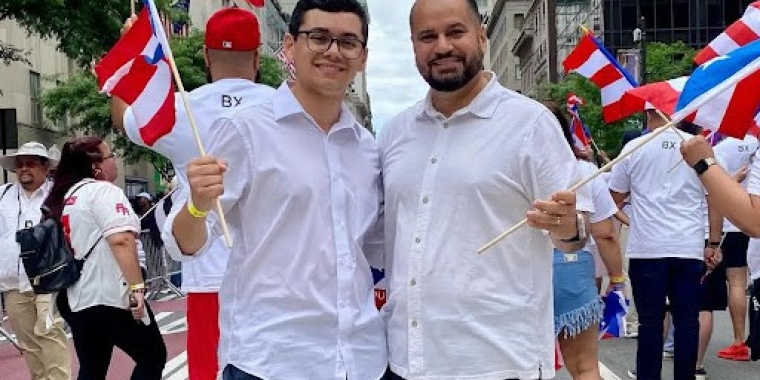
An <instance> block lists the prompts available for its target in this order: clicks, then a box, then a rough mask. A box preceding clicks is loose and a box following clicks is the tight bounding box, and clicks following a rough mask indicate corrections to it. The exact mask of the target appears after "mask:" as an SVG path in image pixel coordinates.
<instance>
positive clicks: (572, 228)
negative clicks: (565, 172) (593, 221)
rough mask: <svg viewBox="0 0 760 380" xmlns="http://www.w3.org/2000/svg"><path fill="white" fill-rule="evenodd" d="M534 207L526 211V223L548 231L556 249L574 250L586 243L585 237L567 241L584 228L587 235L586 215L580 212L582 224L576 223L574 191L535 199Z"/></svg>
mask: <svg viewBox="0 0 760 380" xmlns="http://www.w3.org/2000/svg"><path fill="white" fill-rule="evenodd" d="M533 206H534V209H533V210H531V211H528V213H527V218H528V225H529V226H531V227H533V228H538V229H541V230H544V231H547V232H549V237H550V238H551V240H552V243H553V244H554V246H555V247H557V249H559V250H560V251H563V252H575V251H577V250H579V249H581V248H583V246H584V245H586V241H587V238H583V239H580V240H578V241H573V242H568V241H566V240H570V239H573V238H574V237H576V236H577V235H578V233H579V232H580V231H579V229H580V228H585V230H584V231H585V232H586V233H585V235H587V236H588V228H587V227H584V226H588V216H587V215H585V213H582V214H581V215H582V217H583V218H584V223H583V224H584V226H579V225H578V219H577V216H576V215H577V212H576V208H575V193H573V192H570V191H560V192H557V193H555V194H553V195H552V197H551V200H549V201H536V202H534V203H533Z"/></svg>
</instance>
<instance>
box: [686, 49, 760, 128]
mask: <svg viewBox="0 0 760 380" xmlns="http://www.w3.org/2000/svg"><path fill="white" fill-rule="evenodd" d="M758 88H760V40H758V41H755V42H752V43H750V44H747V45H745V46H743V47H741V48H739V49H735V50H734V51H732V52H730V53H728V54H725V55H721V56H719V57H716V58H713V59H712V60H710V61H708V62H707V63H705V64H703V65H702V66H700V67H699V68H697V69H696V70H694V72H693V73H692V75H691V76H690V77H689V80H688V81H687V82H686V84H685V85H684V88H683V92H682V93H681V96H680V98H679V100H678V105H677V107H676V112H675V113H674V114H673V115H672V118H673V120H675V121H681V120H686V121H690V122H692V123H694V124H697V125H699V126H701V127H703V128H706V129H709V130H711V131H715V132H720V133H722V134H724V135H727V136H731V137H735V138H738V139H743V138H744V136H745V135H746V134H747V131H748V130H749V129H750V127H752V126H753V125H754V124H755V118H756V116H757V113H758V108H760V91H757V89H758Z"/></svg>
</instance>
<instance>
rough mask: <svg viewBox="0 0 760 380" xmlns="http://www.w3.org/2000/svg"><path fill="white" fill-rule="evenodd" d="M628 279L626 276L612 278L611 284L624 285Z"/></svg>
mask: <svg viewBox="0 0 760 380" xmlns="http://www.w3.org/2000/svg"><path fill="white" fill-rule="evenodd" d="M627 279H628V278H627V277H626V276H625V275H624V274H621V275H620V276H610V282H611V283H613V284H622V283H624V282H625V280H627Z"/></svg>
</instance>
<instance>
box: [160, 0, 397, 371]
mask: <svg viewBox="0 0 760 380" xmlns="http://www.w3.org/2000/svg"><path fill="white" fill-rule="evenodd" d="M367 33H368V20H367V14H366V11H365V10H364V8H363V7H362V6H361V5H360V4H359V3H358V2H357V1H355V0H301V1H299V2H298V4H297V5H296V7H295V10H294V11H293V15H292V18H291V22H290V33H289V34H287V35H286V36H285V41H284V46H285V52H286V55H287V56H288V58H289V59H290V60H291V61H292V62H293V63H294V65H295V69H296V76H295V80H294V82H293V83H292V85H291V84H287V83H285V84H283V85H282V86H280V88H279V89H278V90H277V92H276V93H275V94H274V95H273V96H272V97H271V98H270V99H268V100H267V101H265V102H262V103H261V104H257V105H254V106H250V107H246V108H244V109H242V110H240V111H238V112H237V113H235V114H232V115H230V116H229V117H227V118H223V119H221V120H219V121H218V122H217V123H216V125H215V127H217V128H223V129H224V130H225V131H229V132H227V133H224V134H217V135H214V136H213V137H212V138H211V140H210V141H209V143H210V144H209V154H210V156H207V157H203V158H198V159H195V160H193V161H191V163H190V164H189V165H188V168H187V177H188V179H189V183H190V194H189V195H190V196H189V198H188V199H187V200H180V201H178V202H177V203H176V207H175V209H174V210H173V211H172V213H171V214H170V216H169V218H168V220H167V222H166V224H167V227H166V228H165V229H164V241H165V242H166V246H167V249H169V250H174V251H177V252H182V253H184V254H186V255H194V254H196V253H199V254H203V250H204V247H205V246H207V245H208V244H209V243H210V242H212V241H213V239H214V238H215V237H217V236H219V235H220V234H219V228H216V227H219V225H218V223H216V220H217V219H218V216H217V215H216V213H215V212H214V213H210V214H209V211H212V209H214V206H215V204H216V201H217V199H218V200H220V201H221V204H222V208H223V209H224V212H225V215H226V218H227V221H228V224H229V229H230V232H231V235H232V240H233V244H232V249H231V253H230V264H229V265H228V267H227V272H226V274H225V280H224V282H223V283H222V287H221V289H220V306H221V307H220V310H221V315H220V317H219V321H220V332H221V341H220V344H219V355H220V366H221V368H223V378H224V379H226V380H248V379H259V378H266V379H293V380H298V379H350V380H377V379H379V378H381V377H382V376H383V375H384V372H385V369H386V366H387V364H388V357H387V346H386V341H385V332H384V326H383V322H382V320H381V318H380V315H379V312H378V311H377V309H376V308H375V304H374V294H373V289H372V288H373V281H372V274H371V272H370V266H369V261H370V260H371V259H375V258H377V259H379V258H380V257H381V256H382V250H383V246H382V240H381V239H377V238H376V237H375V233H377V232H378V231H377V226H378V221H379V215H381V214H380V211H381V208H380V204H381V199H382V196H381V194H382V193H381V188H380V183H381V181H380V168H379V159H378V154H377V147H376V145H375V142H374V139H373V137H372V135H371V134H370V133H369V132H368V131H367V130H366V129H364V128H363V127H362V126H361V125H359V123H358V122H357V121H356V119H355V118H354V116H353V115H352V114H351V111H350V110H349V109H348V108H347V106H346V105H345V104H343V99H344V96H345V93H346V89H347V88H348V85H349V83H350V82H351V81H352V80H353V78H354V76H355V75H356V73H357V72H358V71H360V70H364V68H365V64H366V60H367V49H366V41H367ZM214 210H215V209H214ZM175 239H176V240H175ZM201 257H202V256H201ZM375 263H376V262H375Z"/></svg>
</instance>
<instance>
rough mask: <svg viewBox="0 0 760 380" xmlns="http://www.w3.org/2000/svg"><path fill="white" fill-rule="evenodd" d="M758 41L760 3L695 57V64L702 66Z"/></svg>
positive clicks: (759, 37)
mask: <svg viewBox="0 0 760 380" xmlns="http://www.w3.org/2000/svg"><path fill="white" fill-rule="evenodd" d="M757 39H760V1H756V2H754V3H752V4H750V5H749V7H747V10H746V11H745V12H744V15H743V16H742V17H741V18H740V19H739V20H737V21H736V22H735V23H733V24H731V25H730V26H729V27H728V28H726V30H725V31H724V32H723V33H721V34H720V35H719V36H718V37H716V38H715V39H714V40H712V42H710V44H709V45H707V47H705V48H704V49H702V50H701V51H700V52H699V53H698V54H697V56H696V57H694V62H696V63H697V64H698V65H702V64H704V63H705V62H707V61H709V60H711V59H713V58H715V57H718V56H721V55H724V54H728V53H730V52H732V51H734V50H736V49H738V48H740V47H742V46H745V45H747V44H749V43H751V42H753V41H755V40H757Z"/></svg>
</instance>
